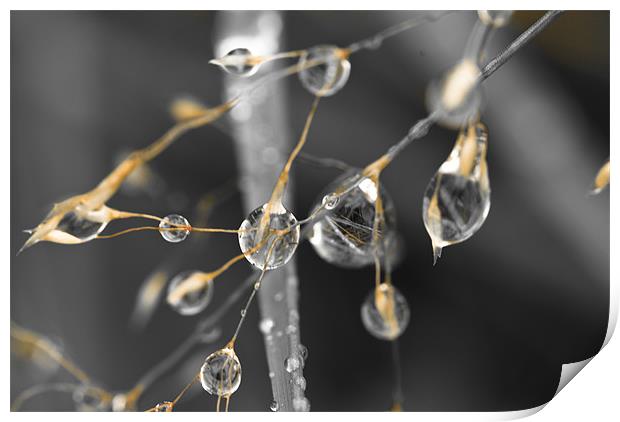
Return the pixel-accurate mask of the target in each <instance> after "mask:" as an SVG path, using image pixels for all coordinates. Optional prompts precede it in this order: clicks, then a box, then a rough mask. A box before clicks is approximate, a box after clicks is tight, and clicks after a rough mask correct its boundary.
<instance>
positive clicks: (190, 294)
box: [166, 271, 213, 315]
mask: <svg viewBox="0 0 620 422" xmlns="http://www.w3.org/2000/svg"><path fill="white" fill-rule="evenodd" d="M205 277H206V275H205V273H203V272H200V271H184V272H182V273H180V274H178V275H176V276H175V277H174V278H173V279H172V280H171V281H170V284H169V285H168V294H167V296H166V301H167V302H168V305H170V306H171V307H172V309H174V310H175V311H177V312H178V313H179V314H181V315H196V314H197V313H199V312H202V311H203V310H204V309H205V308H206V307H207V305H208V304H209V303H210V302H211V298H212V297H213V281H212V280H209V279H207V278H205ZM181 285H182V286H181ZM179 286H181V287H179ZM184 288H187V292H182V290H183V289H184Z"/></svg>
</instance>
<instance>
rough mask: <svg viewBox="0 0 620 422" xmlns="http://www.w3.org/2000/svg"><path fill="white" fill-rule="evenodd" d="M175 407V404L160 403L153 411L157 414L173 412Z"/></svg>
mask: <svg viewBox="0 0 620 422" xmlns="http://www.w3.org/2000/svg"><path fill="white" fill-rule="evenodd" d="M173 407H174V404H173V403H172V402H169V401H164V402H161V403H158V404H157V406H155V407H154V409H153V410H154V411H155V412H172V408H173Z"/></svg>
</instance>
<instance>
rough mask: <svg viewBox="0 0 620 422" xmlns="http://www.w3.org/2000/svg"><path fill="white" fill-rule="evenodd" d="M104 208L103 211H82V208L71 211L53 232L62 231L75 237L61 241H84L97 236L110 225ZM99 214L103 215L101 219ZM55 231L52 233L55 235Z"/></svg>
mask: <svg viewBox="0 0 620 422" xmlns="http://www.w3.org/2000/svg"><path fill="white" fill-rule="evenodd" d="M104 208H105V207H103V208H102V210H101V212H98V211H83V212H80V208H79V207H78V208H76V210H75V211H69V212H68V213H66V214H65V215H64V217H63V218H62V219H61V220H60V222H59V223H58V225H57V226H56V229H55V230H54V231H53V232H62V233H66V234H67V235H69V236H71V237H72V238H75V240H74V241H69V239H67V241H66V242H60V243H83V242H88V241H89V240H92V239H94V238H95V237H97V235H98V234H99V233H101V232H102V231H103V230H104V229H105V228H106V226H107V225H108V221H109V220H108V217H107V215H103V214H107V212H105V211H104ZM98 214H102V215H101V219H100V218H98ZM53 232H52V233H50V235H53Z"/></svg>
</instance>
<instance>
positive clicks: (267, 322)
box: [258, 318, 275, 335]
mask: <svg viewBox="0 0 620 422" xmlns="http://www.w3.org/2000/svg"><path fill="white" fill-rule="evenodd" d="M274 326H275V323H274V322H273V319H271V318H263V319H262V320H261V321H260V323H259V325H258V327H259V328H260V331H261V332H262V333H263V334H265V335H267V334H269V333H271V330H272V329H273V327H274Z"/></svg>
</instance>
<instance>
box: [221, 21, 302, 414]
mask: <svg viewBox="0 0 620 422" xmlns="http://www.w3.org/2000/svg"><path fill="white" fill-rule="evenodd" d="M281 30H282V19H281V17H280V13H279V12H273V11H249V12H246V11H227V12H219V14H218V21H217V34H216V35H217V38H216V39H217V44H216V46H215V56H216V57H221V56H223V55H225V54H226V53H227V52H228V51H230V50H233V49H235V48H248V49H249V50H250V51H251V52H252V53H253V54H258V55H263V54H265V55H266V54H273V53H275V52H277V51H278V50H282V48H281V46H280V39H281ZM269 67H270V64H265V65H263V67H262V68H261V72H260V74H263V72H264V71H266V70H268V69H269ZM250 80H251V79H244V78H236V77H230V76H226V78H225V81H224V86H225V91H226V92H224V97H225V98H232V96H234V95H236V94H237V93H238V92H239V90H242V89H244V88H245V87H246V86H248V84H249V82H250ZM230 119H231V121H232V135H233V138H234V142H235V147H236V149H237V162H238V171H239V176H240V177H239V180H240V188H241V192H242V194H243V203H244V209H245V213H246V214H248V213H249V212H250V211H252V210H253V209H255V208H257V207H259V206H261V205H262V204H264V203H265V202H267V201H268V200H269V198H270V197H271V192H272V189H273V187H274V185H275V183H276V180H277V178H278V175H279V173H280V170H281V169H282V167H283V166H284V163H285V159H286V157H287V156H288V154H289V152H290V149H291V148H292V147H293V145H292V142H291V139H292V138H291V136H290V133H289V130H288V126H287V113H286V104H285V92H284V86H283V85H282V84H272V85H269V86H264V87H261V88H259V89H257V90H256V91H255V92H254V93H253V94H252V96H251V98H248V99H246V101H243V102H241V103H240V104H239V105H238V106H237V107H236V108H234V109H233V110H232V111H231V113H230ZM291 188H292V186H290V185H289V188H288V190H287V195H286V196H285V201H284V202H285V204H287V205H288V206H289V207H290V206H291V205H292V203H291V198H292V194H291V192H292V189H291ZM297 285H298V278H297V270H296V265H295V259H292V260H291V261H290V262H289V263H288V264H287V265H285V266H284V267H282V268H279V269H276V270H272V271H269V272H268V273H267V274H265V278H264V280H263V283H262V286H261V288H260V290H259V291H258V302H259V307H260V313H261V318H262V320H265V321H271V322H273V323H266V324H264V326H265V327H270V328H271V329H270V330H263V334H264V336H265V337H264V338H265V349H266V353H267V363H268V365H269V371H270V374H269V376H270V379H271V387H272V390H273V399H274V401H275V402H276V403H277V408H278V410H281V411H292V410H307V403H308V402H307V400H306V398H305V394H304V390H303V389H302V388H301V387H300V386H299V385H298V383H296V382H290V381H291V379H297V378H298V377H302V376H303V375H302V371H303V363H302V364H301V365H299V367H298V368H296V369H294V370H293V371H291V373H289V372H287V370H286V367H285V361H286V359H287V358H288V357H290V356H292V355H298V354H299V352H298V351H299V347H300V340H299V335H300V334H299V333H300V330H299V312H298V310H297V302H298V292H297ZM289 369H291V368H289ZM300 404H301V405H300ZM267 405H268V403H265V406H267Z"/></svg>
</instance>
